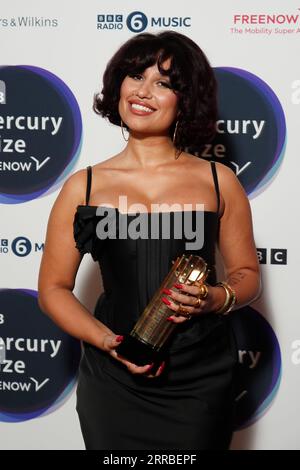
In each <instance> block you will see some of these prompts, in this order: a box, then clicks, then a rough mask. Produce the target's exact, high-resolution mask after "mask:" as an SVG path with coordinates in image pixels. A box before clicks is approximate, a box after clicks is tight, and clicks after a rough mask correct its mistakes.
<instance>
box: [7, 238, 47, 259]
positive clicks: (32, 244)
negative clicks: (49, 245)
mask: <svg viewBox="0 0 300 470" xmlns="http://www.w3.org/2000/svg"><path fill="white" fill-rule="evenodd" d="M43 249H44V243H43V242H42V243H40V242H36V241H33V240H30V238H28V237H25V236H24V235H21V236H18V237H15V238H13V239H11V240H10V239H8V238H0V255H6V254H9V253H13V254H14V255H15V256H18V257H19V258H24V257H25V256H28V255H30V254H32V253H40V252H41V251H43Z"/></svg>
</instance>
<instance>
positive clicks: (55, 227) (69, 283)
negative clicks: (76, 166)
mask: <svg viewBox="0 0 300 470" xmlns="http://www.w3.org/2000/svg"><path fill="white" fill-rule="evenodd" d="M85 187H86V170H79V171H77V172H76V173H74V174H73V175H71V176H70V177H69V178H68V180H67V181H66V182H65V183H64V185H63V187H62V189H61V191H60V193H59V195H58V197H57V199H56V200H55V202H54V205H53V207H52V210H51V213H50V216H49V220H48V225H47V233H46V240H45V245H44V253H43V256H42V260H41V265H40V272H39V279H38V303H39V306H40V308H41V310H42V311H43V312H44V313H46V314H47V315H48V316H49V317H50V318H51V319H52V320H53V321H54V322H55V323H56V324H57V325H58V326H59V327H60V328H61V329H62V330H64V331H66V332H67V333H68V334H70V335H71V336H74V337H75V338H78V339H80V340H83V341H86V342H88V343H90V344H93V345H94V346H97V347H98V348H100V349H106V345H105V343H106V340H105V338H107V336H106V334H109V336H110V337H111V335H113V336H115V335H114V333H113V332H112V331H111V330H110V329H109V328H107V327H106V325H104V324H103V323H101V322H100V321H99V320H97V319H96V318H95V317H94V316H93V315H92V314H91V313H90V312H89V311H88V310H87V309H86V307H85V306H84V305H83V304H82V303H81V302H80V301H79V300H78V299H77V298H76V297H75V296H74V294H73V292H72V291H73V289H74V285H75V279H76V274H77V271H78V268H79V265H80V262H81V259H82V255H81V254H80V253H79V251H78V249H77V248H76V246H75V240H74V236H73V220H74V214H75V211H76V208H77V205H79V204H83V200H84V195H83V190H84V189H83V188H85Z"/></svg>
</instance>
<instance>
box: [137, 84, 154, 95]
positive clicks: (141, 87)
mask: <svg viewBox="0 0 300 470" xmlns="http://www.w3.org/2000/svg"><path fill="white" fill-rule="evenodd" d="M136 95H137V96H138V97H139V98H151V87H150V84H149V82H147V81H146V80H144V81H141V82H140V83H139V84H138V87H137V89H136Z"/></svg>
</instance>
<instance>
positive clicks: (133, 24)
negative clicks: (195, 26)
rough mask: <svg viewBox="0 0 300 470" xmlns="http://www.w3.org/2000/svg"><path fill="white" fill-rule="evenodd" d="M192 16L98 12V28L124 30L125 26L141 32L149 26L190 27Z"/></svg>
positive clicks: (135, 31)
mask: <svg viewBox="0 0 300 470" xmlns="http://www.w3.org/2000/svg"><path fill="white" fill-rule="evenodd" d="M191 25H192V18H191V17H190V16H147V15H146V14H145V13H143V12H142V11H133V12H131V13H129V14H128V15H127V16H126V15H123V14H111V13H109V14H103V13H102V14H98V15H97V29H98V30H100V31H103V30H122V29H123V28H124V26H126V27H127V29H128V30H129V31H131V32H132V33H141V32H142V31H145V30H146V29H147V28H190V27H191Z"/></svg>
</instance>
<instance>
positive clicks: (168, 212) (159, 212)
mask: <svg viewBox="0 0 300 470" xmlns="http://www.w3.org/2000/svg"><path fill="white" fill-rule="evenodd" d="M79 207H91V208H94V209H97V208H98V207H103V208H104V209H111V210H115V211H117V212H118V213H119V214H121V215H128V216H130V215H137V214H138V215H141V214H149V215H150V214H176V213H177V212H178V213H179V214H183V213H184V212H187V213H196V212H205V213H209V214H216V215H217V214H218V212H217V211H205V210H204V211H201V210H196V209H192V210H189V211H158V212H149V211H146V212H138V211H137V212H120V211H119V208H118V207H109V206H101V205H99V206H94V205H90V204H79V205H78V206H77V209H78V208H79Z"/></svg>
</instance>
